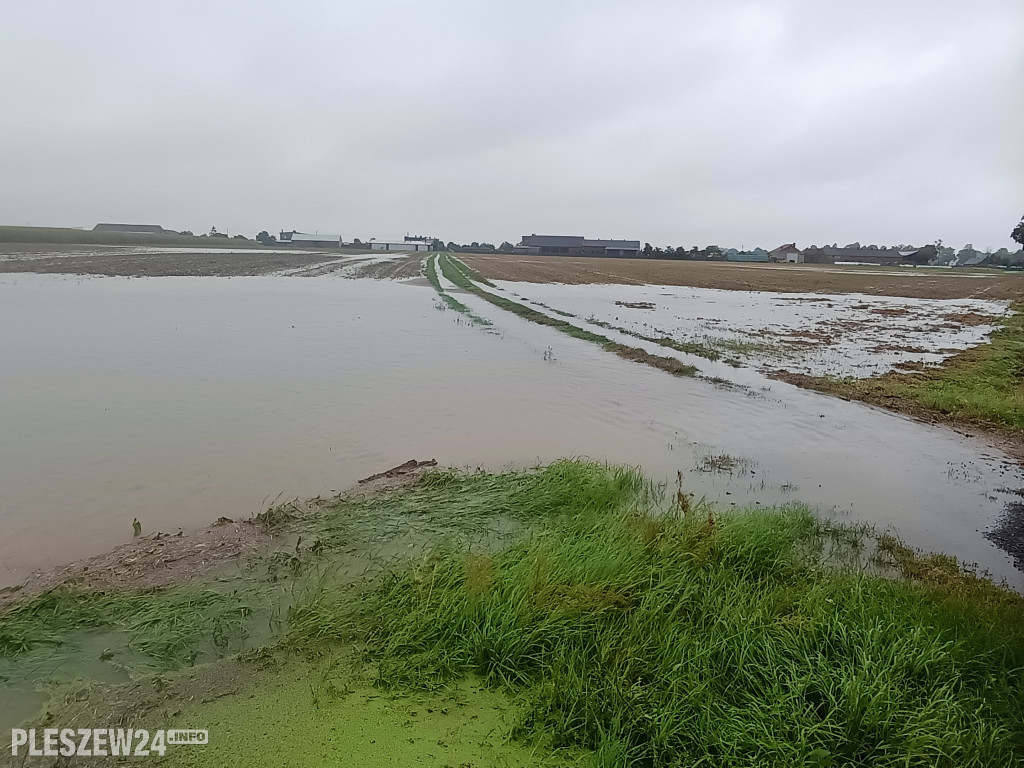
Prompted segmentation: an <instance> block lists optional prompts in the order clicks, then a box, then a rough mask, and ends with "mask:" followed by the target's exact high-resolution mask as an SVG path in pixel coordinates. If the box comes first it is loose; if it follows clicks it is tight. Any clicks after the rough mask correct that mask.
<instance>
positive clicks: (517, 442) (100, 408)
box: [0, 262, 1024, 588]
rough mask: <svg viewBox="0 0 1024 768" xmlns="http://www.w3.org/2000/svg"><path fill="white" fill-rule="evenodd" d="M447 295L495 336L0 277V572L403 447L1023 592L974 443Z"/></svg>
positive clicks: (250, 301)
mask: <svg viewBox="0 0 1024 768" xmlns="http://www.w3.org/2000/svg"><path fill="white" fill-rule="evenodd" d="M380 263H384V262H380ZM449 287H450V286H449ZM459 298H460V300H462V301H464V302H465V303H467V304H469V305H470V306H471V308H472V309H473V310H474V311H475V312H477V313H478V314H480V315H483V316H486V317H488V318H490V319H491V320H492V321H493V322H494V325H493V326H491V327H489V328H482V327H479V326H475V325H473V324H471V323H467V321H466V320H465V318H464V316H462V315H460V314H458V313H456V312H453V311H450V310H442V309H439V305H438V303H437V302H436V294H435V293H434V291H433V290H432V289H431V288H430V287H429V286H428V285H427V284H426V282H425V281H422V280H419V279H413V280H409V281H405V282H399V281H382V280H365V279H341V278H340V277H339V276H338V275H331V274H327V275H321V276H320V277H316V278H315V279H299V278H297V277H284V276H265V277H252V278H239V279H232V280H221V279H214V278H198V277H197V278H153V279H143V280H133V279H123V278H96V277H91V278H82V277H69V276H58V275H33V274H23V275H3V276H0V328H4V329H7V330H8V331H11V330H13V332H5V333H3V334H2V335H0V359H2V360H4V361H5V365H4V367H3V368H2V369H0V391H2V392H3V395H4V402H5V403H8V404H12V403H16V404H17V407H16V408H15V407H10V405H8V406H7V407H4V408H3V409H2V410H0V434H3V435H4V439H3V441H2V442H0V525H2V526H3V530H4V531H5V536H3V537H2V538H0V567H2V569H3V572H2V575H0V581H2V583H5V584H12V583H15V582H17V581H20V580H21V579H22V578H24V576H25V575H26V574H27V573H28V572H29V571H31V570H33V569H39V568H48V567H52V566H55V565H58V564H61V563H65V562H68V561H70V560H74V559H78V558H81V557H86V556H90V555H93V554H96V553H98V552H102V551H105V550H107V549H109V548H111V547H112V546H114V545H116V544H119V543H121V542H124V541H126V540H129V539H131V536H132V520H133V518H136V517H137V518H138V519H139V520H140V522H141V524H142V527H143V532H144V533H151V532H153V531H156V530H163V531H167V532H170V533H174V532H176V531H177V530H178V528H179V527H180V528H184V529H186V530H191V529H194V528H198V527H201V526H204V525H206V524H208V523H210V522H212V521H213V520H215V519H216V518H218V517H221V516H226V517H230V518H239V517H245V516H248V515H252V514H255V513H258V512H259V511H261V509H263V508H265V507H266V506H267V505H269V504H270V503H271V502H273V501H274V500H275V499H280V498H291V497H300V498H305V497H312V496H316V495H318V494H323V495H328V494H332V493H334V492H336V491H339V490H342V489H344V488H347V487H349V486H351V485H352V484H354V483H355V482H356V481H357V480H359V479H360V478H363V477H366V476H368V475H371V474H373V473H375V472H378V471H380V470H382V469H386V468H387V467H390V466H394V465H396V464H399V463H401V462H403V461H405V460H407V459H409V458H411V457H416V458H419V459H428V458H436V459H437V460H438V461H439V462H441V463H442V464H452V465H456V466H467V465H468V466H477V465H482V466H486V467H488V468H500V467H502V466H506V465H510V464H514V465H527V464H531V463H533V462H537V461H550V460H553V459H555V458H558V457H561V456H572V455H586V456H591V457H594V458H598V459H603V460H608V461H613V462H618V463H627V464H634V465H635V464H639V465H641V466H642V467H643V468H644V470H645V471H646V472H647V473H648V474H649V475H650V476H651V477H654V478H657V479H660V480H663V481H665V482H667V483H669V484H671V485H673V486H674V484H675V482H676V479H677V477H681V478H682V482H683V487H684V489H685V490H687V491H690V492H693V493H694V494H695V495H696V497H698V498H699V497H701V496H705V497H707V498H708V499H710V500H713V501H715V502H717V503H718V504H720V505H722V506H723V507H729V506H731V505H733V504H746V503H750V504H762V505H769V504H776V503H780V502H785V501H796V500H800V501H805V502H807V503H809V504H811V505H814V506H815V507H817V508H818V509H819V510H820V511H821V512H822V513H823V514H825V515H828V516H834V517H836V518H838V519H842V520H860V521H865V522H869V523H873V524H875V525H878V526H881V527H886V526H893V527H894V528H895V529H896V530H897V531H898V532H899V533H901V534H902V535H903V536H905V537H906V539H907V540H908V541H909V542H910V543H911V544H913V545H916V546H919V547H924V548H927V549H939V550H944V551H948V552H950V553H952V554H955V555H957V556H959V557H961V558H962V559H964V560H966V561H968V562H977V563H980V564H981V565H982V566H983V567H985V568H988V569H990V570H991V571H992V572H993V573H995V574H996V575H997V576H999V577H1003V578H1006V579H1007V580H1008V581H1009V582H1010V583H1011V584H1013V585H1014V586H1016V587H1018V588H1020V587H1021V586H1022V585H1024V574H1022V573H1021V572H1020V571H1018V570H1017V569H1016V568H1015V567H1014V566H1013V563H1012V559H1011V557H1010V555H1009V554H1008V553H1007V552H1006V551H1005V550H1004V549H1000V548H999V546H997V544H996V543H993V542H992V541H990V540H989V539H987V538H986V537H985V535H984V534H985V532H986V531H987V530H989V529H991V528H993V527H994V526H996V525H997V522H998V520H999V519H1000V517H1001V515H1003V513H1004V512H1005V510H1006V506H1007V504H1008V503H1011V502H1013V501H1014V500H1019V496H1017V495H1016V493H1017V491H1018V489H1020V488H1022V487H1024V476H1022V473H1021V471H1020V469H1019V468H1018V467H1017V466H1016V465H1015V464H1013V463H1011V462H1009V461H1007V460H1006V458H1005V457H1004V456H1002V455H1001V454H999V453H998V452H996V451H994V450H991V449H989V448H988V447H986V446H985V445H984V444H982V443H980V442H976V441H972V440H969V439H966V438H963V437H961V436H959V435H957V434H956V433H953V432H951V431H949V430H947V429H944V428H940V427H930V426H927V425H922V424H918V423H915V422H912V421H910V420H908V419H906V418H903V417H900V416H897V415H893V414H890V413H886V412H882V411H879V410H876V409H872V408H868V407H865V406H862V405H859V404H856V403H848V402H844V401H839V400H835V399H831V398H827V397H823V396H820V395H817V394H815V393H813V392H808V391H803V390H799V389H797V388H795V387H790V386H788V385H785V384H782V383H779V382H774V383H760V382H762V381H763V380H761V379H760V377H757V379H756V380H755V379H753V378H752V379H751V382H750V383H749V384H748V385H747V386H742V387H736V388H723V387H722V386H720V385H716V384H715V383H714V382H709V381H702V380H688V379H678V378H674V377H672V376H669V375H666V374H664V373H662V372H660V371H657V370H654V369H651V368H648V367H646V366H641V365H637V364H635V363H631V362H629V361H625V360H621V359H619V358H616V357H614V356H611V355H609V354H607V353H605V352H603V351H602V350H601V349H600V348H599V347H596V346H595V345H592V344H589V343H586V342H582V341H578V340H575V339H572V338H568V337H566V336H564V335H563V334H560V333H558V332H556V331H554V330H552V329H549V328H544V327H541V326H537V325H535V324H532V323H529V322H526V321H524V320H521V319H519V318H517V317H514V316H511V315H508V314H506V313H502V312H500V311H498V310H496V309H495V308H494V307H492V306H490V305H488V304H486V303H484V302H482V301H481V300H479V299H477V298H476V297H473V296H465V295H460V297H459ZM637 311H640V310H637ZM751 373H753V372H751ZM755 384H756V386H755ZM677 473H678V474H677Z"/></svg>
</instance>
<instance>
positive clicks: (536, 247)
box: [515, 235, 640, 258]
mask: <svg viewBox="0 0 1024 768" xmlns="http://www.w3.org/2000/svg"><path fill="white" fill-rule="evenodd" d="M515 252H516V253H537V254H541V255H545V256H611V257H616V258H636V257H637V256H638V255H639V254H640V241H639V240H588V239H587V238H585V237H576V236H572V235H523V239H522V240H521V241H520V243H519V245H517V246H516V247H515Z"/></svg>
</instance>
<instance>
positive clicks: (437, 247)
mask: <svg viewBox="0 0 1024 768" xmlns="http://www.w3.org/2000/svg"><path fill="white" fill-rule="evenodd" d="M430 250H432V251H443V250H444V243H443V242H442V241H441V240H438V239H437V238H436V237H435V238H434V239H433V241H431V243H430Z"/></svg>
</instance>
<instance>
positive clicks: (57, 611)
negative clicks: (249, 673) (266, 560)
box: [0, 586, 252, 667]
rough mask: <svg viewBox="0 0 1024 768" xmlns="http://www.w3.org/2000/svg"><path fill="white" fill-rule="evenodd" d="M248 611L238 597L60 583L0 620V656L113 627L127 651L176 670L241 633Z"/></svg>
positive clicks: (43, 647)
mask: <svg viewBox="0 0 1024 768" xmlns="http://www.w3.org/2000/svg"><path fill="white" fill-rule="evenodd" d="M251 613H252V607H251V605H250V603H249V601H248V600H247V599H246V598H244V597H243V596H242V595H240V594H239V593H238V592H227V591H223V592H222V591H216V590H212V589H191V588H180V589H161V590H158V589H152V590H137V591H129V592H94V591H87V590H82V589H77V588H75V587H73V586H62V587H58V588H57V589H54V590H51V591H49V592H45V593H43V594H41V595H38V596H37V597H34V598H32V599H31V600H28V601H26V602H24V603H21V604H18V605H16V606H15V607H14V608H12V609H11V610H9V611H7V612H5V613H4V614H3V615H2V616H0V659H16V658H17V657H19V656H22V655H23V654H28V653H31V652H33V651H41V652H45V651H46V650H47V649H54V648H57V647H60V646H63V645H65V644H67V643H68V642H70V641H71V640H72V638H73V637H74V636H75V635H76V634H77V633H81V632H83V631H88V630H101V629H115V630H120V631H122V632H124V633H125V634H126V635H127V637H128V647H129V649H131V650H133V651H135V652H137V653H140V654H143V655H144V656H146V657H149V659H151V660H152V661H153V662H155V663H156V664H158V665H160V666H165V667H172V666H178V665H181V664H186V663H191V662H193V661H195V659H196V657H197V656H198V655H199V653H200V650H199V649H200V648H201V646H203V645H204V644H206V645H212V646H213V647H219V648H224V647H227V646H228V645H229V644H230V642H231V641H232V640H233V639H235V638H239V637H241V636H243V635H244V633H245V627H246V623H247V622H246V619H247V617H248V616H249V615H250V614H251Z"/></svg>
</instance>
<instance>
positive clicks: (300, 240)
mask: <svg viewBox="0 0 1024 768" xmlns="http://www.w3.org/2000/svg"><path fill="white" fill-rule="evenodd" d="M277 241H278V243H280V244H281V245H296V246H300V247H302V248H340V247H341V235H320V234H312V235H310V234H308V233H306V232H295V231H291V232H281V236H280V237H279V238H278V240H277Z"/></svg>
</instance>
